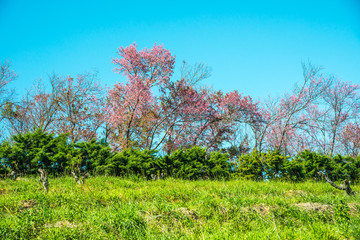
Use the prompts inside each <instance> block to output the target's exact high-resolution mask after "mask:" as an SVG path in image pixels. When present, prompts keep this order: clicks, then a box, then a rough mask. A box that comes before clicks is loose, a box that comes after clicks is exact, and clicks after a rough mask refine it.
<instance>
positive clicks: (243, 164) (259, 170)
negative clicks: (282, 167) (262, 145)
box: [237, 149, 265, 180]
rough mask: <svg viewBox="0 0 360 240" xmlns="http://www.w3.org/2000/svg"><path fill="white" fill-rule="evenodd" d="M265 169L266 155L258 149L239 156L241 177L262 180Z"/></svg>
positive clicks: (238, 166)
mask: <svg viewBox="0 0 360 240" xmlns="http://www.w3.org/2000/svg"><path fill="white" fill-rule="evenodd" d="M264 171H265V159H264V156H263V154H262V153H260V152H259V151H257V150H256V149H255V150H254V151H252V152H251V153H249V154H245V155H242V156H240V157H239V159H238V164H237V172H238V174H239V176H240V177H244V178H247V179H253V180H262V179H263V178H264Z"/></svg>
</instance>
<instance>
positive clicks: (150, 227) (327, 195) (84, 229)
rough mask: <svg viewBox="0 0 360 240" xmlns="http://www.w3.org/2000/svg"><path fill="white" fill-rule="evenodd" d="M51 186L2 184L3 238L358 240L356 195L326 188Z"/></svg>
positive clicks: (113, 181)
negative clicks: (45, 191)
mask: <svg viewBox="0 0 360 240" xmlns="http://www.w3.org/2000/svg"><path fill="white" fill-rule="evenodd" d="M49 182H50V190H49V192H48V194H45V193H44V192H43V189H42V186H41V183H40V182H39V180H38V179H37V178H21V179H18V180H17V181H11V180H1V181H0V213H1V219H0V239H360V218H359V217H360V213H359V212H360V199H359V197H358V196H354V197H352V196H348V195H346V193H345V192H344V191H338V190H336V189H334V188H332V187H331V186H330V185H328V184H326V183H316V182H305V183H296V184H292V183H289V182H276V181H274V182H253V181H247V180H231V181H210V180H201V181H187V180H177V179H176V180H175V179H166V180H157V181H145V180H142V179H139V178H136V177H134V178H128V179H121V178H116V177H106V176H99V177H93V178H90V179H88V180H87V181H86V183H85V184H84V185H78V184H76V183H75V181H74V180H73V179H72V178H70V177H61V178H55V179H50V180H49ZM353 189H354V190H355V191H357V192H359V189H360V188H359V186H354V187H353Z"/></svg>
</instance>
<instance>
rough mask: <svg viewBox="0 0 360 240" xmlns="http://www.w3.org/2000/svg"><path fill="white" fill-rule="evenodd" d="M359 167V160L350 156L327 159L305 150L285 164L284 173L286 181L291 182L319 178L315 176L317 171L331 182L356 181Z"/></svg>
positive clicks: (327, 157)
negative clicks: (324, 174) (322, 173)
mask: <svg viewBox="0 0 360 240" xmlns="http://www.w3.org/2000/svg"><path fill="white" fill-rule="evenodd" d="M359 167H360V161H359V159H354V158H352V157H350V156H346V157H343V156H341V155H336V156H334V157H329V156H327V155H324V154H320V153H316V152H310V151H309V150H305V151H303V152H301V153H299V154H298V155H297V156H295V158H293V159H291V160H289V161H288V162H286V164H285V166H284V172H285V177H286V179H289V180H293V181H304V180H306V179H314V178H317V177H319V176H318V175H317V172H319V171H321V172H324V173H326V175H327V176H328V178H330V179H331V180H333V181H337V180H344V179H349V180H351V181H358V179H359Z"/></svg>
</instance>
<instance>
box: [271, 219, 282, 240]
mask: <svg viewBox="0 0 360 240" xmlns="http://www.w3.org/2000/svg"><path fill="white" fill-rule="evenodd" d="M272 217H273V222H274V225H275V232H276V234H277V236H278V238H279V240H281V238H280V236H279V233H278V231H277V228H276V222H275V216H274V214H272Z"/></svg>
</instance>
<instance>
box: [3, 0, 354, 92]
mask: <svg viewBox="0 0 360 240" xmlns="http://www.w3.org/2000/svg"><path fill="white" fill-rule="evenodd" d="M0 34H1V35H0V36H1V37H0V61H4V60H8V61H10V62H11V63H12V68H13V69H14V70H15V71H16V72H17V73H18V75H19V77H18V79H17V81H16V83H14V86H15V87H16V91H17V92H18V93H19V94H22V93H24V92H25V89H26V88H30V87H31V85H32V82H33V81H34V80H36V79H39V78H43V79H44V80H47V76H48V74H51V73H53V72H55V73H58V74H61V75H74V74H77V73H84V72H86V71H92V70H94V69H96V70H97V71H98V72H99V77H100V80H101V82H102V83H103V84H108V85H112V84H114V83H115V82H116V81H122V80H123V78H122V77H120V76H119V75H117V74H115V73H114V72H113V67H114V66H113V64H112V63H111V59H112V58H113V57H116V51H117V48H118V47H120V46H128V45H130V44H131V43H133V42H136V43H137V44H138V46H139V48H143V47H148V48H150V47H152V46H153V44H154V43H158V44H163V45H164V47H165V48H167V49H170V50H171V52H172V53H173V54H174V55H176V59H177V64H176V66H177V67H179V66H180V63H181V61H182V60H186V61H187V62H189V63H195V62H204V63H206V64H207V65H209V66H210V67H211V68H212V70H213V74H212V77H211V78H210V79H208V80H206V82H204V84H207V85H210V86H213V88H214V89H221V90H223V91H225V92H226V91H231V90H234V89H236V90H238V91H239V92H242V93H244V94H245V95H251V96H253V97H254V98H255V99H257V98H263V97H266V96H267V95H269V94H270V95H273V96H275V95H278V94H281V93H282V92H284V91H286V90H290V89H291V88H292V86H293V85H294V84H295V83H296V82H297V81H301V77H302V69H301V62H302V61H308V60H310V61H311V62H312V63H314V64H316V65H322V66H323V67H324V68H325V70H324V72H325V73H331V74H336V75H337V76H339V77H341V78H342V79H343V80H345V81H351V82H354V83H358V84H360V1H359V0H326V1H325V0H301V1H298V0H294V1H289V0H287V1H270V0H268V1H260V0H254V1H250V0H249V1H241V0H239V1H226V0H224V1H194V0H193V1H105V0H104V1H91V0H88V1H75V0H73V1H68V0H63V1H36V0H34V1H23V0H0ZM177 70H178V68H177V69H176V71H177ZM175 76H176V75H175Z"/></svg>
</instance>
